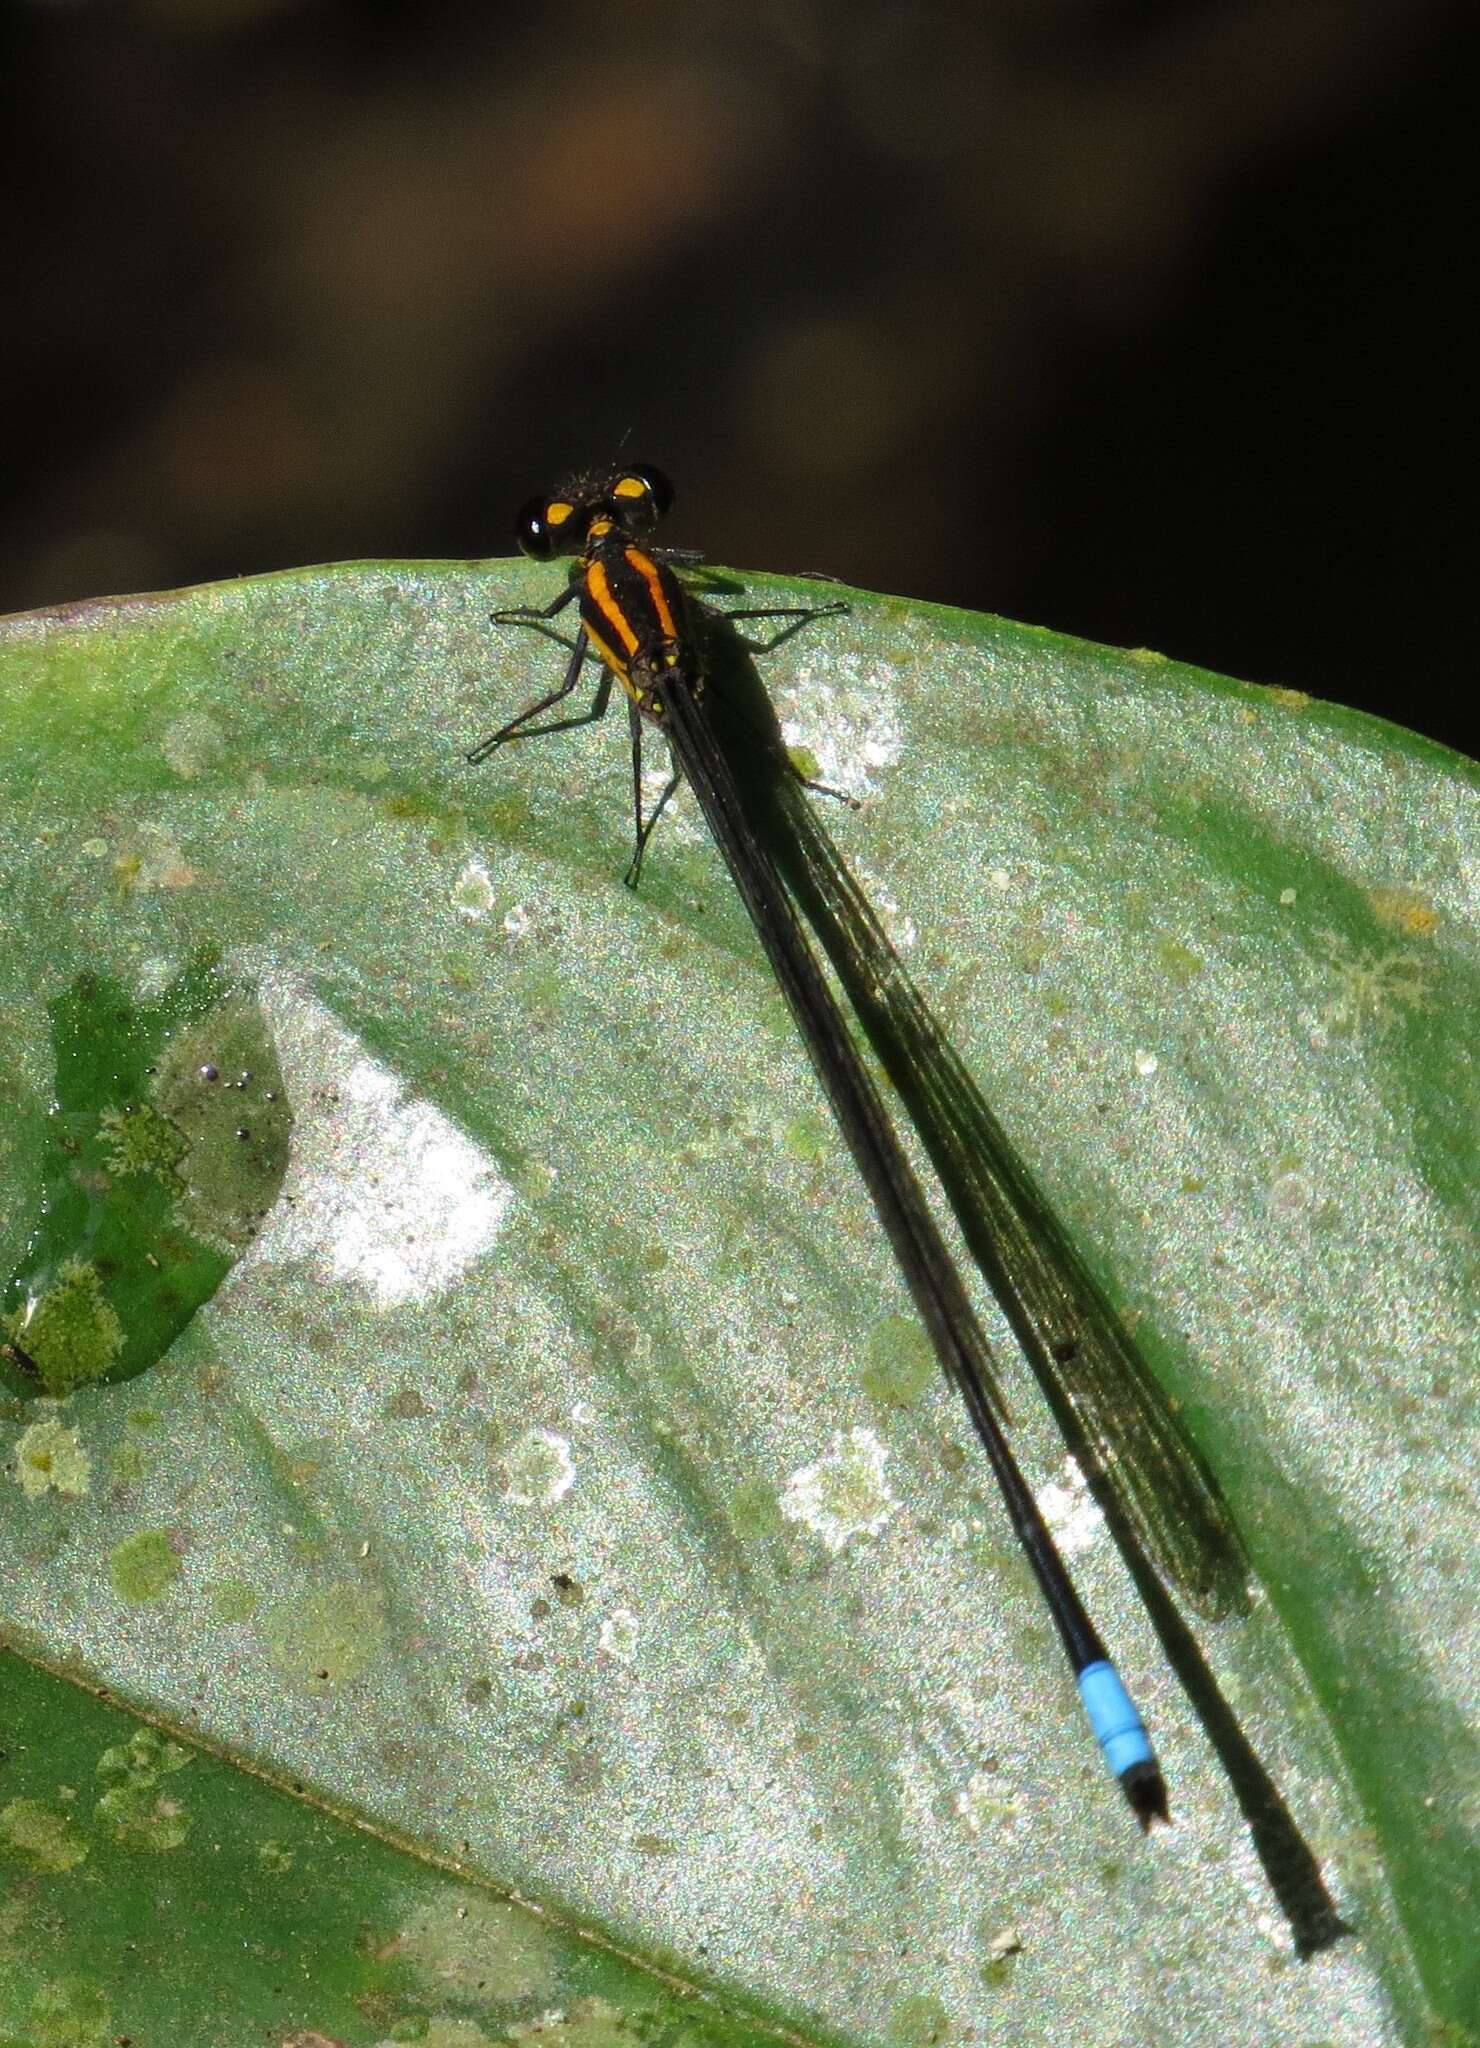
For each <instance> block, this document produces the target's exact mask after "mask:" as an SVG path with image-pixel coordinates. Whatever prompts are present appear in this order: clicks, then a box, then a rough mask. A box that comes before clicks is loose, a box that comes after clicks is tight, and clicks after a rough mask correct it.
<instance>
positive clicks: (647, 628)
mask: <svg viewBox="0 0 1480 2048" xmlns="http://www.w3.org/2000/svg"><path fill="white" fill-rule="evenodd" d="M581 624H582V625H583V626H584V627H585V629H586V635H587V638H588V639H589V640H590V642H591V645H592V646H593V647H594V648H595V650H596V652H597V653H598V654H599V655H600V657H601V659H602V660H603V661H604V662H605V663H606V665H607V667H608V668H609V669H610V670H611V672H612V674H613V675H614V676H615V677H616V678H617V680H618V682H620V683H621V685H622V687H623V689H624V690H625V691H626V692H627V694H628V696H629V697H630V698H631V699H632V701H633V703H634V704H635V705H636V706H637V708H638V710H639V711H640V712H641V713H642V714H643V716H644V717H645V718H651V719H654V720H661V718H662V716H663V684H664V681H665V679H667V680H668V681H670V682H671V681H676V680H679V679H681V680H683V681H684V682H686V683H687V684H688V685H689V686H690V687H691V688H694V687H696V686H697V684H698V680H699V677H698V664H697V660H696V657H695V652H694V645H693V640H692V637H691V631H692V629H691V622H690V618H689V614H688V608H687V600H686V599H685V596H684V590H683V585H682V584H681V583H680V582H679V580H678V578H677V577H676V576H675V575H674V573H673V571H672V570H671V569H670V568H669V567H668V566H667V564H666V563H664V562H659V561H656V560H655V559H654V558H653V556H651V555H649V554H647V553H645V552H644V550H643V549H642V548H640V547H638V546H636V545H635V544H634V542H633V541H632V540H630V539H629V538H628V537H627V536H626V535H625V534H623V533H622V532H621V531H620V529H619V528H617V527H616V526H615V525H613V526H610V527H608V528H606V529H604V530H603V529H601V528H599V527H593V529H592V532H591V535H590V539H589V541H588V544H587V548H586V554H585V559H584V561H583V563H582V565H581Z"/></svg>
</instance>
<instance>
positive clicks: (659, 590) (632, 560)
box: [624, 548, 678, 640]
mask: <svg viewBox="0 0 1480 2048" xmlns="http://www.w3.org/2000/svg"><path fill="white" fill-rule="evenodd" d="M624 553H625V554H626V557H627V565H628V567H629V568H631V569H635V570H636V571H637V573H638V575H639V576H640V577H641V578H642V580H643V582H644V583H645V584H646V585H647V587H648V596H649V597H650V598H651V599H652V601H653V610H654V612H655V613H656V614H657V620H658V624H659V626H660V627H661V629H662V633H663V637H664V639H665V640H676V639H677V638H678V624H677V621H676V620H675V619H674V616H673V609H672V606H671V605H670V604H669V602H668V593H667V592H666V591H665V590H664V588H663V578H662V575H661V574H660V572H659V569H658V565H657V563H656V562H655V561H654V560H653V558H652V556H651V555H645V554H644V553H643V552H642V549H641V548H627V549H625V550H624Z"/></svg>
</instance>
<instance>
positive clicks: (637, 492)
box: [612, 476, 647, 498]
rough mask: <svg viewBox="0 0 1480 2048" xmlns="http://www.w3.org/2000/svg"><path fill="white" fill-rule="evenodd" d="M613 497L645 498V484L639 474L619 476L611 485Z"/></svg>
mask: <svg viewBox="0 0 1480 2048" xmlns="http://www.w3.org/2000/svg"><path fill="white" fill-rule="evenodd" d="M612 496H613V497H614V498H645V497H646V496H647V485H646V483H645V482H644V481H643V479H642V478H641V477H640V476H619V477H618V478H617V481H616V483H615V484H614V485H613V487H612Z"/></svg>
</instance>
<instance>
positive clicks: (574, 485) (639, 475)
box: [514, 462, 673, 561]
mask: <svg viewBox="0 0 1480 2048" xmlns="http://www.w3.org/2000/svg"><path fill="white" fill-rule="evenodd" d="M672 503H673V486H672V484H671V483H669V481H668V479H667V477H666V476H664V474H663V472H662V470H661V469H657V468H655V467H654V465H653V464H652V463H650V462H629V463H627V464H625V465H624V466H623V467H622V468H621V469H616V470H609V471H607V472H606V474H605V475H596V476H581V477H573V478H572V479H571V481H570V482H569V483H568V484H566V486H565V487H564V489H563V490H559V491H557V492H556V493H555V494H554V496H553V497H541V498H531V499H530V500H529V502H528V503H527V504H525V505H521V507H520V508H519V516H518V518H517V519H516V520H515V521H514V538H515V540H516V541H517V542H518V544H519V549H520V552H521V553H522V554H526V555H533V556H534V557H535V558H536V560H538V561H545V560H547V559H548V558H549V557H550V556H551V555H578V554H579V553H580V552H581V550H582V548H583V547H584V546H585V545H586V542H587V540H588V539H589V537H590V534H591V529H592V526H593V524H594V525H595V526H596V527H597V528H598V530H599V531H601V532H609V531H610V529H611V528H612V527H613V526H619V527H620V528H621V529H622V531H623V532H624V533H633V534H640V533H647V532H649V531H650V530H651V529H652V528H653V527H654V526H656V525H657V523H658V521H659V520H660V519H661V518H662V517H663V514H664V513H665V512H666V511H667V510H668V508H669V506H670V505H671V504H672Z"/></svg>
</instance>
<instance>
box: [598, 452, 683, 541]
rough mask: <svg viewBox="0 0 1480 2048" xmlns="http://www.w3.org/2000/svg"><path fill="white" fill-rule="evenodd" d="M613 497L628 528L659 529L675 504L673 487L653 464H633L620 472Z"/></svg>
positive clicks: (612, 490)
mask: <svg viewBox="0 0 1480 2048" xmlns="http://www.w3.org/2000/svg"><path fill="white" fill-rule="evenodd" d="M611 498H612V503H613V504H614V505H615V506H616V508H617V510H618V512H619V513H620V514H621V517H622V523H623V525H624V526H629V527H637V528H645V527H649V526H656V525H657V523H658V521H659V520H660V519H661V518H662V517H663V514H664V513H665V512H666V511H667V510H668V508H669V506H670V505H671V504H672V503H673V486H672V484H671V483H669V481H668V479H667V477H666V476H664V474H663V472H662V470H661V469H658V468H656V467H655V466H654V464H652V463H651V462H631V463H629V464H628V465H627V467H626V468H625V469H624V470H621V471H620V472H619V473H618V476H617V480H616V482H615V483H614V484H613V485H612V489H611Z"/></svg>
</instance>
